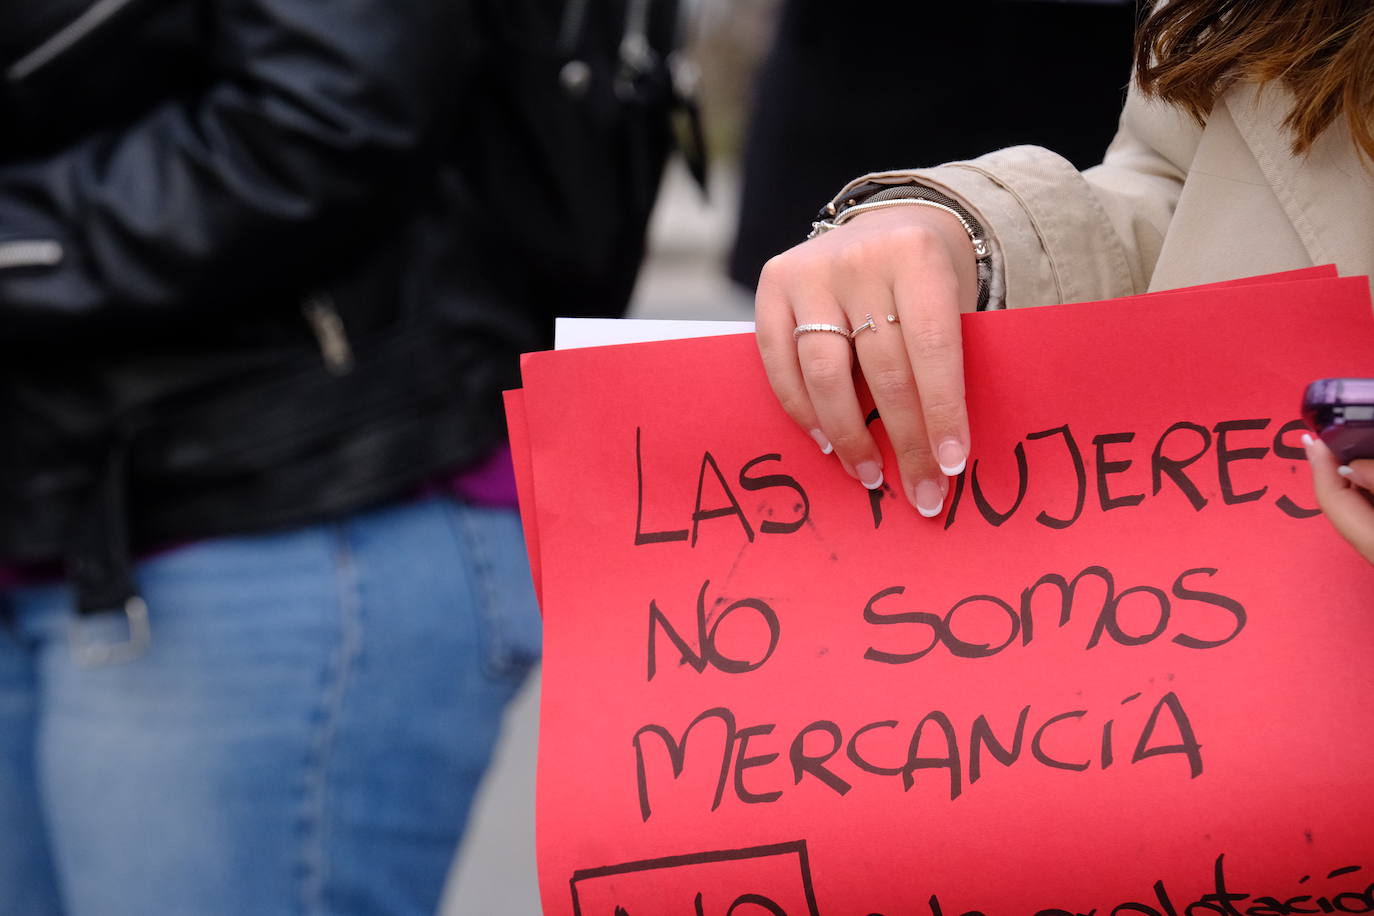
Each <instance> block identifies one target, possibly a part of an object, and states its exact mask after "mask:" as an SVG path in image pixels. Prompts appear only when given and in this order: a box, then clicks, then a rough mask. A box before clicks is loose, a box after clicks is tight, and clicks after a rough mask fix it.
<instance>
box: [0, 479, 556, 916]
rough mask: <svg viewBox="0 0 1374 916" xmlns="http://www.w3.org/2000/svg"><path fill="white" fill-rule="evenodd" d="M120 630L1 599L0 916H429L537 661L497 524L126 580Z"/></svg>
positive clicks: (386, 522) (515, 547)
mask: <svg viewBox="0 0 1374 916" xmlns="http://www.w3.org/2000/svg"><path fill="white" fill-rule="evenodd" d="M138 577H139V584H140V590H141V593H142V595H143V597H144V598H145V599H146V601H147V604H148V609H149V610H148V616H149V620H150V623H151V632H152V640H151V643H150V645H149V646H148V648H147V650H146V652H144V654H143V655H142V656H140V657H139V658H137V659H135V660H133V661H129V662H125V663H119V664H108V665H104V666H101V667H82V666H80V665H79V664H78V663H77V661H78V660H77V657H76V655H75V654H74V652H73V646H72V636H73V630H72V628H73V627H74V626H75V627H79V628H80V632H79V635H80V637H81V639H82V640H84V641H85V642H91V641H96V642H99V641H101V640H107V639H108V640H118V639H120V638H121V637H122V636H123V635H124V633H125V632H126V628H125V625H124V622H123V618H122V616H120V615H114V614H110V615H100V617H98V618H96V619H92V620H87V621H83V622H81V623H77V622H76V619H75V618H74V616H73V613H72V605H71V596H70V593H69V591H68V589H67V588H66V587H65V586H61V585H52V586H45V587H29V588H17V589H11V590H10V591H8V592H7V593H0V602H2V603H3V605H4V606H6V607H7V608H8V611H9V621H8V625H6V626H0V912H3V913H4V914H5V916H220V914H223V916H246V914H252V916H315V914H319V916H326V914H328V916H363V914H368V916H371V914H378V916H381V914H386V916H432V914H433V913H434V911H435V909H436V907H437V904H438V901H439V897H440V893H441V891H442V888H443V883H444V878H445V873H446V871H447V869H448V867H449V863H450V861H451V859H452V857H453V853H454V850H455V848H456V846H457V843H458V840H459V838H460V836H461V834H462V830H463V826H464V823H465V821H466V818H467V814H468V808H469V804H470V802H471V800H472V796H473V791H474V789H475V788H476V787H477V784H478V781H479V780H480V779H481V776H482V772H483V770H484V768H485V767H486V765H487V761H488V758H489V755H490V751H491V747H492V744H493V742H494V740H495V738H496V735H497V731H498V729H499V726H500V719H501V710H502V708H503V706H504V705H505V703H506V701H507V700H508V699H509V698H510V697H511V695H512V694H513V693H514V692H515V690H516V688H517V687H518V686H519V684H520V682H521V680H522V679H523V678H524V676H525V674H526V673H527V672H528V670H529V668H530V666H531V665H532V664H533V663H534V661H535V660H536V658H537V656H538V652H539V617H538V612H537V610H536V607H535V603H534V597H533V594H532V592H531V588H530V581H529V568H528V565H527V561H526V559H525V550H524V543H523V541H522V540H521V536H520V530H519V522H518V519H517V518H516V516H515V514H514V513H513V512H509V511H504V510H492V509H479V508H473V507H468V506H463V505H461V504H457V503H455V502H453V501H452V500H449V499H446V498H433V499H428V500H424V501H419V502H415V503H410V504H405V505H400V506H394V507H391V508H388V509H383V510H379V511H376V512H372V513H369V514H365V515H361V516H357V517H354V518H351V519H348V520H345V521H343V522H340V523H338V524H331V525H321V526H317V527H313V528H308V529H304V530H296V531H291V532H288V533H283V534H274V535H265V536H257V537H240V538H227V539H221V540H214V541H208V542H204V543H198V544H194V545H191V546H188V547H184V548H181V549H178V550H175V551H173V552H171V553H168V554H164V555H161V556H158V557H155V558H152V559H149V560H147V561H145V562H143V563H141V564H140V565H139V570H138Z"/></svg>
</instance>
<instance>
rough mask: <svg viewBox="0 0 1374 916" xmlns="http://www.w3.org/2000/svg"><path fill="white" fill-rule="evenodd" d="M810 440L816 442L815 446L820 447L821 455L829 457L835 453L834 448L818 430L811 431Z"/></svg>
mask: <svg viewBox="0 0 1374 916" xmlns="http://www.w3.org/2000/svg"><path fill="white" fill-rule="evenodd" d="M811 438H812V439H815V440H816V445H817V446H819V447H820V450H821V454H822V455H829V454H830V453H831V452H833V451H835V446H833V445H831V444H830V440H829V439H827V438H825V433H823V432H821V431H820V430H819V429H813V430H811Z"/></svg>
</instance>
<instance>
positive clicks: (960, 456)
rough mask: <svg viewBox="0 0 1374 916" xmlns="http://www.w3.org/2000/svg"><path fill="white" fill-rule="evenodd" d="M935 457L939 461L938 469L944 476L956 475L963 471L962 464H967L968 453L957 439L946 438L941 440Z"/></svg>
mask: <svg viewBox="0 0 1374 916" xmlns="http://www.w3.org/2000/svg"><path fill="white" fill-rule="evenodd" d="M936 458H937V459H938V460H939V462H940V470H941V471H943V472H944V475H945V476H946V477H958V476H959V475H960V474H962V473H964V466H965V465H966V464H968V454H967V453H966V452H965V451H964V446H963V445H962V444H961V443H960V442H959V441H958V440H957V439H946V440H945V441H944V442H941V443H940V448H939V450H938V451H937V452H936Z"/></svg>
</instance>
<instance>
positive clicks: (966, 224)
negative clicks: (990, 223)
mask: <svg viewBox="0 0 1374 916" xmlns="http://www.w3.org/2000/svg"><path fill="white" fill-rule="evenodd" d="M897 187H902V186H894V187H891V188H882V189H880V190H879V191H878V192H877V193H878V194H885V195H887V194H890V195H893V196H883V197H881V198H880V199H878V200H864V196H865V195H863V194H862V193H861V194H859V195H856V197H857V199H850V200H848V201H847V202H846V203H845V204H844V205H843V206H842V207H840V206H836V204H835V202H833V201H832V202H831V203H829V204H827V205H826V206H825V208H824V209H822V210H821V212H820V214H818V216H817V218H816V220H815V222H813V223H812V224H811V232H810V233H809V234H808V235H807V236H806V237H807V238H808V239H814V238H815V237H816V236H818V235H822V234H823V233H826V232H829V231H830V230H831V229H836V228H838V227H840V226H843V225H844V224H845V223H847V222H848V221H849V220H851V219H853V218H854V217H855V216H857V215H859V214H860V213H863V212H866V211H868V210H881V209H883V208H884V207H895V206H899V205H909V206H918V207H933V208H934V209H936V210H943V211H944V212H946V213H948V214H949V215H950V216H953V217H954V218H955V219H957V220H958V221H959V225H960V226H962V227H963V228H964V232H965V233H966V234H967V235H968V239H969V242H970V243H971V244H972V245H973V257H974V263H975V265H976V267H977V273H978V294H977V302H976V307H977V309H978V311H980V312H981V311H983V310H984V309H986V308H987V307H988V301H989V299H990V298H991V291H992V248H991V246H990V245H989V244H988V240H987V237H986V236H984V235H983V227H982V226H981V225H980V224H979V223H978V222H977V221H976V220H975V219H973V218H972V217H970V216H969V215H968V214H966V213H961V212H960V210H959V209H957V208H956V205H954V203H953V201H950V202H949V203H946V202H945V201H947V200H949V198H946V197H945V196H944V195H943V194H940V193H939V192H937V191H934V190H933V189H930V188H926V187H924V186H921V185H914V186H907V187H902V191H907V192H909V191H916V192H917V193H920V194H923V195H927V196H921V197H915V196H912V197H908V196H900V197H899V196H896V195H897V194H898V193H901V192H899V191H897V190H896V188H897ZM867 196H868V197H874V196H877V195H876V194H875V193H874V192H873V191H871V190H870V191H869V192H868V194H867ZM930 196H938V197H940V198H941V199H940V200H931V199H930ZM861 201H862V202H861Z"/></svg>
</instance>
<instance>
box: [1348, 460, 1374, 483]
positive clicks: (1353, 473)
mask: <svg viewBox="0 0 1374 916" xmlns="http://www.w3.org/2000/svg"><path fill="white" fill-rule="evenodd" d="M1349 468H1350V473H1349V474H1348V475H1346V476H1347V478H1348V479H1349V480H1350V482H1351V483H1353V484H1355V485H1356V486H1359V487H1364V488H1365V489H1366V490H1374V460H1371V459H1369V458H1361V459H1359V460H1357V461H1352V462H1350V464H1349Z"/></svg>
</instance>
